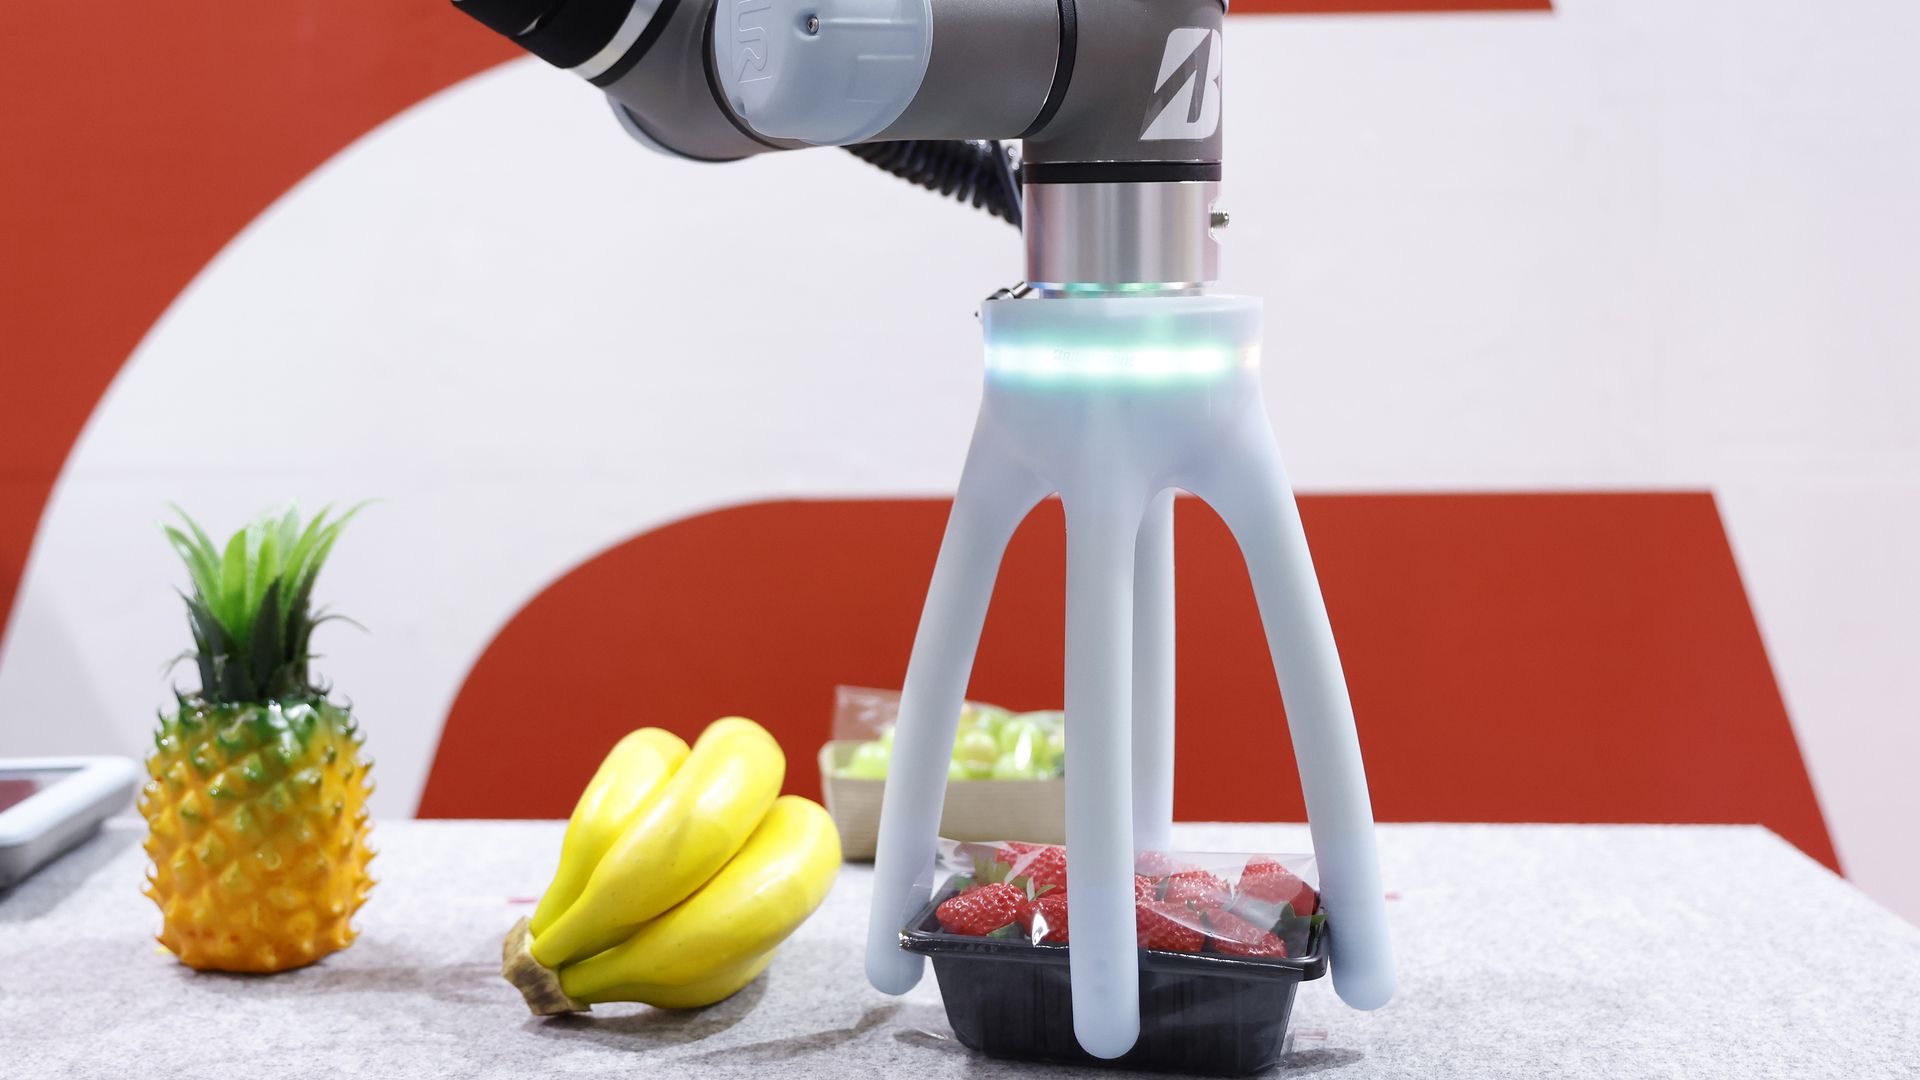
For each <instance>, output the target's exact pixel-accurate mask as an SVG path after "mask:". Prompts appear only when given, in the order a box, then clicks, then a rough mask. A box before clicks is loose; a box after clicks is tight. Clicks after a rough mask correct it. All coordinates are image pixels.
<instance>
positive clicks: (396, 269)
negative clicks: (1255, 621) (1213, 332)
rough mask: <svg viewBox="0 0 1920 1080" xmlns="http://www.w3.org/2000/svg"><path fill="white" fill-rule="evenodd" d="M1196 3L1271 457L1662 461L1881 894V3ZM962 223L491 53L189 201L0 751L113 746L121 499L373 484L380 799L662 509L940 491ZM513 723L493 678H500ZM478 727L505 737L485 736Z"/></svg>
mask: <svg viewBox="0 0 1920 1080" xmlns="http://www.w3.org/2000/svg"><path fill="white" fill-rule="evenodd" d="M1556 6H1557V8H1558V11H1557V12H1556V13H1555V14H1554V15H1552V16H1535V15H1528V16H1445V17H1430V18H1428V17H1402V18H1373V17H1368V18H1294V19H1271V18H1256V17H1246V18H1235V19H1233V20H1232V21H1231V22H1230V24H1229V35H1228V49H1229V67H1228V82H1227V85H1228V88H1229V92H1228V110H1227V118H1226V123H1227V130H1228V134H1229V147H1230V151H1229V154H1230V157H1229V163H1228V170H1227V181H1228V184H1227V196H1228V197H1227V199H1226V202H1227V204H1228V205H1229V206H1230V208H1231V209H1232V211H1233V225H1232V227H1231V229H1230V231H1229V237H1228V247H1227V249H1226V252H1225V261H1226V267H1227V279H1226V281H1225V282H1224V286H1225V287H1226V288H1227V289H1230V290H1232V291H1241V292H1251V293H1257V294H1260V295H1263V296H1265V297H1266V298H1267V301H1268V342H1267V348H1268V361H1267V363H1268V367H1269V371H1270V375H1269V392H1270V396H1271V399H1272V401H1271V404H1272V407H1273V409H1274V411H1275V413H1276V416H1277V417H1278V420H1279V427H1280V431H1281V438H1282V442H1283V444H1284V446H1285V449H1286V450H1287V451H1288V453H1289V455H1290V458H1291V462H1292V465H1293V470H1294V472H1295V475H1296V478H1297V479H1298V481H1299V482H1300V483H1301V485H1302V486H1303V487H1306V488H1309V489H1337V490H1355V489H1388V490H1423V489H1456V490H1457V489H1474V488H1502V489H1504V488H1556V489H1568V488H1570V489H1593V488H1621V487H1632V488H1660V487H1687V488H1698V487H1705V488H1710V489H1712V490H1713V491H1714V492H1715V493H1716V494H1717V495H1718V496H1719V499H1720V505H1721V510H1722V513H1723V515H1724V516H1725V518H1726V520H1727V522H1728V526H1729V529H1730V531H1731V533H1732V538H1733V542H1734V546H1735V549H1736V552H1737V555H1738V557H1739V560H1740V563H1741V568H1742V571H1743V573H1744V575H1745V577H1746V582H1747V586H1748V590H1749V594H1750V596H1751V597H1752V599H1753V601H1754V604H1755V607H1756V611H1757V613H1758V615H1759V618H1760V621H1761V624H1762V630H1763V633H1764V635H1765V638H1766V640H1767V644H1768V647H1769V651H1770V654H1771V656H1772V659H1773V662H1774V665H1775V668H1776V671H1777V673H1778V675H1779V677H1780V679H1781V683H1782V686H1783V689H1784V691H1785V694H1786V698H1787V704H1788V709H1789V711H1790V713H1791V714H1792V716H1793V719H1794V723H1795V728H1796V731H1797V732H1798V735H1799V739H1800V742H1801V745H1802V747H1803V750H1804V752H1805V754H1806V756H1807V759H1808V762H1809V765H1810V767H1811V770H1812V773H1813V778H1814V782H1815V785H1816V788H1817V790H1818V793H1819V796H1820V799H1821V802H1822V805H1823V808H1824V810H1825V813H1826V815H1827V819H1828V823H1829V826H1830V827H1831V828H1832V830H1833V832H1834V836H1835V840H1836V843H1837V844H1838V847H1839V850H1840V855H1841V858H1842V860H1843V862H1844V863H1845V866H1846V868H1847V870H1848V872H1849V874H1850V875H1851V876H1852V877H1853V878H1854V880H1855V881H1857V882H1858V883H1859V884H1860V885H1861V886H1862V887H1863V888H1865V889H1867V890H1868V891H1869V892H1871V893H1873V894H1874V895H1876V896H1878V897H1880V898H1881V899H1882V900H1883V901H1885V902H1886V903H1888V904H1889V905H1891V906H1893V907H1894V908H1895V909H1896V910H1899V911H1901V912H1903V913H1904V914H1906V915H1907V917H1909V918H1913V919H1916V920H1920V866H1917V865H1916V862H1915V860H1914V859H1913V857H1912V850H1913V848H1912V840H1911V835H1912V832H1913V830H1914V828H1915V827H1916V826H1917V825H1920V785H1915V784H1914V783H1912V781H1911V779H1910V774H1911V773H1912V771H1913V769H1914V767H1915V765H1916V763H1920V723H1916V721H1920V685H1916V683H1915V682H1914V680H1913V679H1912V678H1911V677H1910V676H1909V672H1910V671H1911V669H1912V667H1913V664H1914V658H1915V657H1916V656H1917V655H1920V616H1917V615H1916V610H1917V609H1920V569H1916V562H1915V557H1914V552H1915V550H1916V538H1920V209H1917V208H1916V206H1917V204H1920V197H1917V196H1920V138H1916V137H1915V134H1916V132H1920V66H1916V65H1915V64H1914V62H1913V57H1914V56H1915V55H1920V5H1913V4H1907V3H1902V2H1899V0H1878V2H1868V0H1857V2H1850V3H1831V4H1819V5H1813V4H1803V3H1787V2H1735V0H1714V2H1709V0H1696V2H1691V3H1672V2H1670V0H1612V2H1600V0H1562V2H1561V3H1559V4H1557V5H1556ZM1017 249H1018V245H1017V240H1016V237H1015V235H1014V234H1013V232H1012V230H1011V229H1009V228H1007V227H1006V226H1005V225H1004V224H1001V223H999V222H996V221H992V220H989V219H987V218H986V217H985V216H984V215H981V214H978V213H976V212H973V211H969V210H966V209H964V208H961V207H959V206H957V205H949V204H943V203H941V202H940V201H939V200H938V199H936V198H935V197H933V196H931V195H929V194H926V193H924V192H921V191H918V190H916V189H913V188H910V187H908V186H907V185H905V184H902V183H900V182H898V181H894V180H892V179H890V178H888V177H885V176H883V175H880V174H879V173H877V172H875V171H874V170H871V169H869V168H867V167H865V166H862V165H860V164H859V163H857V162H854V161H852V160H851V159H849V158H847V157H846V155H844V154H840V153H838V152H833V151H814V152H809V153H801V154H787V155H774V156H770V157H767V158H763V159H759V160H755V161H752V162H749V163H744V164H738V165H732V166H722V167H713V166H696V165H690V164H683V163H679V162H674V161H670V160H666V159H662V158H658V157H655V156H652V155H650V154H648V153H646V152H645V151H643V150H640V149H639V148H637V147H635V146H633V145H631V144H629V143H627V142H626V141H625V139H624V137H623V136H622V135H621V134H620V133H619V131H618V129H617V128H616V127H615V125H614V124H613V122H612V121H611V119H610V118H609V117H608V116H607V114H606V112H605V110H604V109H603V108H602V107H601V106H600V105H599V103H598V102H597V100H596V98H595V94H594V92H593V91H591V90H590V89H589V88H587V87H584V86H582V85H579V84H577V83H575V82H574V81H572V80H571V79H570V78H568V77H566V76H564V75H561V74H558V73H555V72H553V71H551V70H549V69H546V68H544V67H542V66H541V65H539V64H537V63H535V62H533V61H524V62H519V63H515V64H510V65H508V66H506V67H504V68H500V69H497V70H495V71H494V72H491V73H489V74H487V75H484V76H482V77H480V78H477V79H474V80H471V81H469V82H467V83H464V84H462V85H459V86H456V87H454V88H452V89H450V90H448V91H446V92H444V93H442V94H440V95H438V96H436V97H434V98H433V99H431V100H429V101H427V102H425V103H423V104H421V105H420V106H419V107H417V108H415V109H413V110H411V111H410V112H408V113H406V114H404V115H402V116H400V117H398V118H396V119H395V120H394V121H392V122H391V123H389V124H387V125H385V126H383V127H382V128H380V129H379V130H377V131H375V132H373V133H371V134H370V135H368V136H367V137H366V138H364V139H363V140H361V141H360V142H359V143H357V144H356V145H354V146H353V147H351V148H350V149H348V150H347V151H346V152H344V153H343V154H341V155H340V156H339V157H338V158H337V159H335V160H334V161H332V162H330V163H329V164H328V165H327V166H325V167H324V168H322V169H321V170H319V171H317V172H316V173H314V174H313V175H312V176H311V177H309V178H308V179H307V180H306V181H305V182H304V183H302V184H301V185H300V186H298V187H297V188H295V189H294V190H293V191H291V192H289V193H288V194H287V196H286V197H285V198H284V199H282V200H281V201H280V202H279V203H278V204H277V205H275V206H274V207H273V208H272V209H271V210H270V211H268V212H267V213H266V214H264V215H263V216H262V217H261V218H260V219H259V220H257V221H256V222H255V223H254V224H253V225H252V226H251V227H249V228H248V229H247V230H246V231H245V232H243V233H242V234H241V235H240V236H239V237H237V238H236V239H235V240H234V241H233V243H232V244H231V245H230V246H229V247H228V249H227V250H226V251H225V252H223V253H222V254H221V256H220V257H219V258H218V259H216V260H215V261H214V262H213V263H211V264H210V265H209V266H208V267H207V268H206V270H205V271H204V272H203V273H202V274H201V275H200V277H199V278H198V279H197V280H196V281H195V282H194V284H193V285H192V286H191V287H190V288H189V289H188V290H187V291H185V292H184V293H182V295H181V296H180V298H179V299H178V301H177V302H176V303H175V304H174V306H173V307H172V309H171V310H170V311H169V312H168V313H167V315H166V316H165V317H164V318H163V319H162V320H161V321H160V323H159V324H157V325H156V326H155V327H154V329H153V330H152V332H151V333H150V335H149V336H148V338H147V339H146V341H145V342H144V343H143V344H142V345H141V347H140V348H139V350H138V351H137V352H136V353H135V355H134V356H133V358H132V359H131V361H130V363H129V364H128V366H127V368H126V370H125V371H124V372H123V373H122V375H121V376H120V378H119V380H118V381H117V382H116V383H115V385H114V387H113V389H112V391H111V393H110V394H109V396H108V397H107V399H106V400H105V401H104V403H103V404H102V405H101V407H100V409H99V410H98V412H97V413H96V415H95V416H94V417H93V420H92V422H91V424H90V426H89V427H88V429H87V432H86V434H85V436H84V437H83V438H82V440H81V442H80V444H79V446H78V448H77V450H76V451H75V453H74V455H73V457H72V459H71V460H70V461H69V463H68V467H67V470H66V472H65V475H64V477H63V479H62V481H61V483H60V485H59V487H58V489H57V491H56V494H55V497H54V500H53V502H52V504H51V506H50V508H49V511H48V513H47V516H46V518H45V520H44V521H43V523H42V526H41V530H40V533H39V536H38V540H37V543H36V546H35V549H34V553H33V556H32V560H31V563H30V566H29V569H28V574H27V578H26V580H25V582H24V585H23V588H22V591H21V596H20V599H19V601H18V603H17V608H16V611H15V613H14V619H13V624H12V626H11V629H10V631H9V635H8V638H7V640H6V642H5V643H4V651H0V754H19V753H37V752H55V751H59V752H80V751H112V752H138V751H139V750H140V748H141V746H142V745H143V744H144V741H145V739H146V737H147V734H148V732H149V731H150V728H151V724H152V717H153V710H154V708H156V707H157V706H158V705H159V704H160V702H161V701H162V700H163V697H164V692H165V689H166V686H167V683H166V681H165V680H164V679H163V677H162V675H161V663H162V662H163V661H164V659H165V658H166V657H168V656H171V655H173V654H174V653H176V652H178V651H179V650H180V649H181V648H182V647H183V645H184V644H185V642H186V635H185V633H184V630H183V627H182V624H181V620H180V617H179V616H180V613H179V611H178V601H177V600H176V599H175V598H174V597H173V596H172V594H171V592H170V591H169V588H168V586H169V585H170V584H171V583H173V582H175V581H176V580H178V579H180V578H181V575H180V574H179V573H178V571H177V569H176V567H175V565H174V563H173V556H172V555H171V554H170V553H169V552H168V551H167V549H166V547H165V545H164V544H163V543H162V542H161V540H160V538H159V536H158V534H157V532H156V530H155V522H156V521H157V519H158V518H159V517H160V516H161V515H162V514H163V513H164V504H165V502H166V500H168V499H175V500H178V501H180V502H181V503H183V504H185V505H187V506H189V507H190V508H192V509H194V511H195V512H196V514H197V515H199V516H201V517H202V518H203V519H204V520H206V521H208V522H209V523H210V525H213V526H218V527H220V528H229V527H231V526H233V525H234V524H236V523H237V522H238V521H239V520H240V519H242V518H243V517H244V516H245V515H247V514H249V513H251V512H252V511H254V510H255V509H257V508H259V507H260V506H262V505H265V504H270V503H273V502H276V501H279V500H283V499H285V498H288V497H290V496H297V497H299V498H300V499H302V500H303V501H304V502H306V503H308V504H310V505H311V504H315V503H318V502H320V501H324V500H329V499H332V500H341V501H350V500H354V499H357V498H360V497H362V496H364V495H377V496H379V497H381V498H382V499H383V500H384V501H383V502H382V503H381V504H380V505H379V506H377V507H375V508H374V509H372V510H369V511H368V512H367V513H366V514H365V515H364V516H363V518H362V519H361V520H360V521H359V522H358V523H356V525H355V526H354V529H353V533H352V535H351V538H350V539H349V541H348V542H346V543H344V544H343V545H342V546H341V547H340V549H339V551H338V553H337V555H336V557H335V565H334V568H333V570H331V571H330V572H329V573H328V575H327V577H326V578H325V586H324V589H325V592H326V594H327V598H328V600H329V601H331V602H332V603H333V604H334V605H335V606H337V607H338V608H339V609H340V610H342V611H346V612H350V613H352V614H353V615H354V616H355V617H356V618H357V619H359V620H360V621H361V622H363V623H365V624H366V625H367V626H369V627H370V628H372V631H373V632H372V633H371V634H368V635H361V634H358V633H356V632H353V631H351V630H347V629H344V628H338V627H336V628H331V629H330V630H329V632H328V634H327V637H326V640H325V643H324V644H325V649H326V651H327V652H328V654H329V655H328V658H327V660H326V661H325V663H324V665H323V667H324V670H325V671H326V672H327V673H328V674H329V675H330V676H331V677H332V678H333V679H334V681H335V682H336V683H337V685H338V687H339V688H340V690H341V691H342V692H343V693H344V694H346V695H347V696H349V697H351V698H352V699H353V700H354V702H355V703H356V705H357V707H358V708H359V709H360V711H361V712H362V713H363V714H364V716H365V717H366V720H367V723H368V726H369V729H370V731H371V733H372V735H371V738H372V745H373V748H374V754H375V756H376V757H377V758H378V759H379V766H378V770H377V771H378V774H379V777H380V779H381V782H382V787H381V790H380V792H379V793H378V794H377V795H376V797H375V798H376V805H375V808H376V811H377V812H378V813H381V814H385V815H388V816H394V815H403V814H407V813H410V812H411V811H412V808H413V806H414V804H415V802H416V801H417V798H418V795H419V791H420V786H421V783H422V781H423V779H424V777H425V773H426V769H427V766H428V763H429V760H430V757H431V754H432V751H433V748H434V745H435V741H436V739H437V738H438V733H439V728H440V724H441V721H442V718H443V717H444V716H445V714H446V711H447V709H448V707H449V706H450V704H451V702H452V698H453V695H454V693H455V691H456V690H457V689H458V686H459V681H460V679H461V677H462V675H463V674H464V673H465V671H466V670H467V667H468V666H469V665H470V664H471V663H472V661H473V660H474V658H475V657H476V656H477V655H478V653H479V651H480V650H481V649H482V648H483V647H484V645H485V644H486V642H487V641H488V640H489V639H490V638H491V636H492V635H493V633H494V632H495V631H496V630H497V629H498V628H499V627H500V625H501V624H502V623H503V622H504V621H505V620H506V619H507V618H508V617H509V616H510V615H511V614H512V613H513V612H514V611H515V610H516V609H517V608H518V607H519V606H520V605H521V604H522V603H524V602H525V601H526V600H527V599H528V598H529V597H530V596H531V595H533V594H534V593H535V592H537V591H538V590H539V589H540V587H541V586H542V585H543V584H544V583H546V582H547V581H549V580H551V579H552V578H553V577H555V576H557V575H558V574H559V573H561V572H562V571H563V570H564V569H565V568H566V567H568V566H570V565H572V564H573V563H576V562H578V561H579V560H581V559H583V558H585V557H587V556H589V555H591V554H593V553H594V552H596V551H598V550H600V549H601V548H603V547H605V546H607V545H608V544H611V543H614V542H616V541H618V540H620V539H622V538H624V537H626V536H629V535H631V534H633V533H635V532H637V531H640V530H643V529H645V528H647V527H649V526H651V525H655V524H658V523H660V522H663V521H667V520H671V519H673V518H677V517H681V516H684V515H685V514H687V513H690V512H693V511H696V510H699V509H702V508H705V507H711V506H716V505H722V504H726V503H731V502H737V501H741V500H749V499H758V498H766V497H770V496H778V495H788V494H820V495H838V494H862V493H869V494H927V493H935V492H942V491H947V490H950V489H951V485H952V482H953V479H954V477H955V475H956V474H957V470H958V467H959V462H960V458H961V455H962V452H963V450H964V446H965V441H966V437H967V433H968V431H969V429H970V426H971V421H972V413H973V409H974V406H975V403H976V401H977V388H976V383H977V378H978V372H977V365H978V358H977V329H976V324H975V322H974V319H973V316H972V310H973V307H974V304H975V303H976V301H977V300H978V298H979V297H981V296H983V295H985V293H986V292H988V291H989V290H990V289H991V288H992V287H994V286H996V285H999V284H1004V283H1007V282H1008V281H1010V280H1011V279H1013V278H1015V277H1017V276H1018V273H1019V268H1018V261H1017V259H1018V250H1017ZM538 719H539V718H530V722H534V721H537V720H538ZM503 752H512V750H511V748H503Z"/></svg>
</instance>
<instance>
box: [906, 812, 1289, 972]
mask: <svg viewBox="0 0 1920 1080" xmlns="http://www.w3.org/2000/svg"><path fill="white" fill-rule="evenodd" d="M941 865H942V867H943V868H944V869H946V870H948V871H949V872H951V873H952V874H953V875H954V876H953V877H952V878H951V879H950V887H952V888H953V889H955V891H954V892H953V894H952V895H951V896H948V897H947V898H946V899H944V900H942V901H941V902H940V904H939V906H937V907H936V908H935V909H934V918H935V919H936V920H938V921H939V924H940V928H941V929H942V930H943V931H945V932H947V933H949V934H961V935H966V936H969V937H985V938H998V939H1002V940H1008V941H1025V942H1028V943H1031V944H1034V945H1055V946H1066V945H1070V944H1071V943H1072V941H1073V930H1072V927H1071V925H1070V924H1069V921H1068V916H1067V851H1066V849H1065V848H1064V847H1061V846H1059V845H1057V844H1028V843H1022V842H1019V841H999V842H994V843H957V842H954V841H946V840H943V841H941ZM1312 876H1313V857H1312V856H1310V855H1285V856H1275V855H1257V854H1251V855H1250V854H1185V853H1167V854H1161V853H1157V852H1148V853H1143V854H1141V855H1139V856H1137V857H1136V859H1135V863H1134V876H1133V908H1134V921H1135V925H1136V926H1137V928H1138V930H1139V935H1140V947H1141V948H1143V949H1157V950H1160V951H1162V952H1175V953H1212V954H1215V955H1223V956H1233V957H1240V958H1246V959H1278V958H1284V957H1289V956H1299V955H1301V954H1302V953H1304V952H1305V951H1306V948H1307V939H1308V937H1309V936H1310V935H1311V934H1312V931H1313V928H1314V927H1315V926H1317V925H1318V924H1319V923H1321V922H1322V921H1324V920H1325V919H1326V914H1325V913H1324V912H1322V911H1321V910H1320V897H1319V894H1318V893H1316V892H1315V891H1314V888H1313V886H1312V884H1310V881H1309V879H1310V878H1311V877H1312Z"/></svg>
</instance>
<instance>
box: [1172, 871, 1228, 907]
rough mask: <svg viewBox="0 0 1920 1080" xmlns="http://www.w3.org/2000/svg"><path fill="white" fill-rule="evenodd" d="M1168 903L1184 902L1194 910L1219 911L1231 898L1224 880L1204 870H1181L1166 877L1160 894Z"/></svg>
mask: <svg viewBox="0 0 1920 1080" xmlns="http://www.w3.org/2000/svg"><path fill="white" fill-rule="evenodd" d="M1161 895H1162V896H1163V897H1164V898H1165V899H1166V901H1167V902H1168V903H1170V904H1186V905H1187V906H1189V907H1191V908H1193V909H1194V910H1195V911H1219V910H1220V909H1222V908H1224V907H1226V906H1227V904H1228V903H1230V902H1231V901H1232V900H1233V890H1232V888H1231V887H1229V886H1228V885H1227V883H1226V882H1225V881H1222V880H1221V879H1219V878H1217V877H1215V876H1213V875H1212V874H1209V873H1207V872H1206V871H1205V870H1182V871H1180V872H1179V873H1177V874H1175V875H1173V876H1172V877H1170V878H1168V879H1167V888H1166V891H1165V892H1164V893H1162V894H1161Z"/></svg>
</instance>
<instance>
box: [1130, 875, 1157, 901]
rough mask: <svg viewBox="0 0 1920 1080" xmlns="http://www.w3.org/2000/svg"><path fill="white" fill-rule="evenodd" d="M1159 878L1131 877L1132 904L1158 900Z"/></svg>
mask: <svg viewBox="0 0 1920 1080" xmlns="http://www.w3.org/2000/svg"><path fill="white" fill-rule="evenodd" d="M1160 881H1161V879H1160V878H1150V877H1148V876H1147V875H1145V874H1135V875H1133V902H1134V903H1136V904H1137V903H1141V902H1143V901H1146V900H1158V899H1160Z"/></svg>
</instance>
